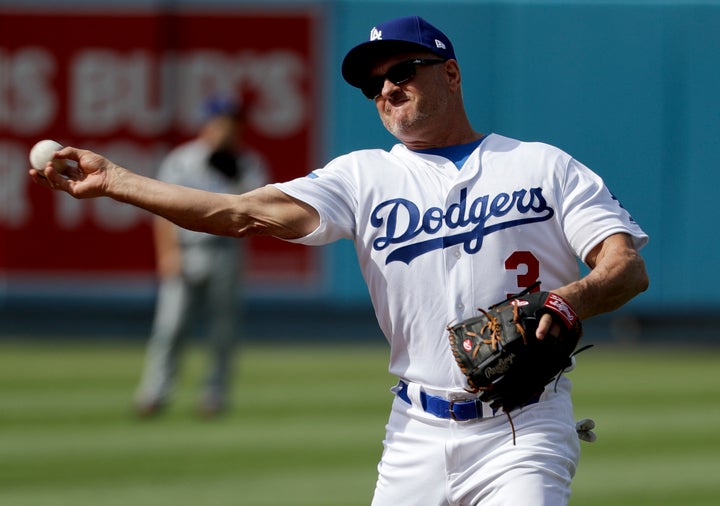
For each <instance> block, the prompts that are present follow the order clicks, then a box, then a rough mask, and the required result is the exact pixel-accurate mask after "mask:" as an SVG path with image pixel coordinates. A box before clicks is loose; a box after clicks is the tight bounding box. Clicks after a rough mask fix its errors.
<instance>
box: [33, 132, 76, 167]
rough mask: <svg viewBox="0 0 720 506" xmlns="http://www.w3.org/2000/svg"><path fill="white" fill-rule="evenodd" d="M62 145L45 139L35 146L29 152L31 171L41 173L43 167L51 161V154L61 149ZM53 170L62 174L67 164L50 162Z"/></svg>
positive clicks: (55, 161)
mask: <svg viewBox="0 0 720 506" xmlns="http://www.w3.org/2000/svg"><path fill="white" fill-rule="evenodd" d="M62 147H63V146H62V144H60V143H58V142H55V141H51V140H49V139H45V140H43V141H40V142H38V143H37V144H35V145H34V146H33V147H32V149H31V150H30V165H32V167H33V169H35V170H37V171H39V172H41V173H42V172H43V170H44V169H45V165H47V163H48V162H49V161H50V160H52V157H53V153H54V152H55V151H57V150H59V149H62ZM52 162H53V166H54V167H55V170H57V171H58V172H60V173H62V172H63V171H64V170H65V169H66V168H67V164H66V163H65V160H60V159H57V160H52Z"/></svg>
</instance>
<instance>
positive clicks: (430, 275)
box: [275, 134, 647, 391]
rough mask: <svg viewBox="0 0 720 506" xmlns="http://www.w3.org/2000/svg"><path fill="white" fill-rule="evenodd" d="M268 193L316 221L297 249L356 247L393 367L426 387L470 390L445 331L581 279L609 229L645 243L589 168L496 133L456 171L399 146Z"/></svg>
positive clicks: (336, 163) (357, 156)
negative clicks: (517, 298) (531, 289)
mask: <svg viewBox="0 0 720 506" xmlns="http://www.w3.org/2000/svg"><path fill="white" fill-rule="evenodd" d="M275 186H276V187H277V188H278V189H280V190H281V191H283V192H285V193H286V194H288V195H290V196H292V197H294V198H297V199H299V200H301V201H304V202H306V203H308V204H310V205H311V206H313V207H314V208H315V209H317V211H318V212H319V214H320V225H319V227H318V228H317V229H316V230H315V231H314V232H312V233H311V234H309V235H307V236H306V237H303V238H301V239H298V240H297V241H296V242H299V243H303V244H308V245H320V244H325V243H328V242H331V241H334V240H337V239H342V238H345V239H350V240H352V241H354V243H355V249H356V251H357V256H358V259H359V262H360V267H361V269H362V273H363V276H364V278H365V280H366V282H367V285H368V288H369V292H370V296H371V298H372V302H373V305H374V308H375V312H376V315H377V319H378V322H379V324H380V327H381V328H382V331H383V332H384V334H385V336H386V337H387V339H388V341H389V342H390V345H391V358H390V368H389V369H390V372H391V373H392V374H394V375H397V376H398V377H400V378H403V379H404V380H407V381H410V382H415V383H419V384H421V385H424V386H426V387H428V388H430V389H434V390H445V391H461V390H463V389H464V388H465V387H466V386H467V383H466V380H465V377H464V376H463V374H462V373H461V371H460V368H459V367H458V366H457V364H456V362H455V360H454V358H453V357H452V354H451V352H450V347H449V344H448V337H447V336H448V332H447V329H446V327H447V325H448V324H451V323H453V322H458V321H460V320H463V319H465V318H469V317H471V316H475V315H476V314H477V313H478V312H477V308H480V307H482V308H486V307H488V306H489V305H491V304H493V303H496V302H499V301H500V300H502V299H504V298H505V297H506V296H507V295H509V294H512V293H517V292H519V291H521V290H522V289H523V288H525V287H527V286H530V285H531V284H532V283H533V282H535V281H536V280H540V281H541V282H542V285H541V289H543V290H552V289H555V288H558V287H560V286H563V285H565V284H568V283H570V282H572V281H574V280H576V279H578V277H579V276H580V268H579V265H578V262H577V259H578V258H580V259H584V258H585V256H586V255H587V254H588V253H589V252H590V250H591V249H592V248H593V247H594V246H595V245H597V244H598V243H599V242H601V241H602V240H603V239H605V238H606V237H608V236H610V235H612V234H615V233H618V232H623V233H626V234H629V235H631V236H632V237H633V238H634V241H635V243H636V246H637V247H641V246H643V245H644V244H645V242H646V241H647V236H646V234H645V233H644V232H643V231H642V230H641V229H640V227H639V226H638V225H637V224H636V223H635V221H634V220H633V219H632V218H631V216H630V215H629V214H628V212H627V211H626V210H625V209H623V208H622V206H621V205H620V203H619V202H618V201H617V200H616V199H615V198H614V197H613V195H612V194H611V193H610V192H609V191H608V189H607V188H606V187H605V185H604V183H603V181H602V179H601V178H600V177H599V176H598V175H596V174H595V173H593V172H592V171H591V170H590V169H588V168H587V167H585V166H584V165H582V164H581V163H579V162H578V161H577V160H575V159H573V158H572V157H570V156H569V155H568V154H566V153H564V152H563V151H561V150H559V149H557V148H555V147H552V146H549V145H546V144H541V143H525V142H520V141H517V140H514V139H510V138H507V137H503V136H500V135H496V134H491V135H489V136H487V137H486V138H485V139H484V140H483V142H482V143H481V144H480V146H479V147H478V148H477V149H475V151H473V153H472V154H471V155H470V157H469V159H468V160H467V161H466V162H465V164H464V166H463V167H462V169H461V170H458V168H457V167H456V166H455V165H454V164H453V163H452V162H450V161H449V160H447V159H445V158H443V157H440V156H435V155H428V154H420V153H416V152H413V151H411V150H409V149H407V148H406V147H405V146H403V145H402V144H398V145H396V146H394V147H393V148H392V150H391V151H390V152H387V151H383V150H363V151H357V152H353V153H350V154H347V155H344V156H341V157H339V158H337V159H335V160H333V161H332V162H330V163H329V164H328V165H327V166H325V167H324V168H322V169H318V170H316V171H314V172H313V173H311V174H310V175H309V176H308V177H304V178H300V179H296V180H293V181H290V182H287V183H280V184H276V185H275Z"/></svg>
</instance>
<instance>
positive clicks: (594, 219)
mask: <svg viewBox="0 0 720 506" xmlns="http://www.w3.org/2000/svg"><path fill="white" fill-rule="evenodd" d="M565 176H566V179H565V182H564V185H562V188H563V191H564V198H563V200H562V202H563V207H562V220H563V228H564V230H565V235H566V237H567V239H568V241H569V243H570V246H571V247H572V248H573V250H574V251H575V252H576V254H577V255H578V257H579V258H580V259H582V260H583V261H584V260H585V258H586V257H587V255H588V254H589V253H590V251H591V250H592V249H593V248H594V247H595V246H596V245H597V244H599V243H600V242H602V241H603V240H604V239H606V238H607V237H609V236H611V235H613V234H616V233H625V234H628V235H630V236H631V237H632V238H633V242H634V244H635V247H636V248H638V249H640V248H642V247H643V246H644V245H645V244H646V243H647V242H648V236H647V234H646V233H645V232H644V231H643V230H642V229H641V228H640V226H639V225H638V224H637V222H636V221H635V220H634V219H633V217H632V216H631V215H630V213H629V212H628V211H627V210H626V209H625V208H624V207H623V206H622V204H621V203H620V201H619V200H618V199H617V198H616V197H615V196H614V195H613V194H612V193H611V192H610V190H609V189H608V188H607V186H606V185H605V183H604V181H603V180H602V178H601V177H600V176H598V175H597V174H595V173H594V172H593V171H591V170H590V169H589V168H587V167H586V166H584V165H583V164H582V163H580V162H578V161H577V160H575V159H573V158H571V159H570V160H569V162H568V165H567V171H566V174H565Z"/></svg>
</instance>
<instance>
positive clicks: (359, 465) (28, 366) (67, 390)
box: [0, 341, 720, 506]
mask: <svg viewBox="0 0 720 506" xmlns="http://www.w3.org/2000/svg"><path fill="white" fill-rule="evenodd" d="M142 353H143V348H142V345H141V344H139V343H136V344H124V345H123V344H117V343H111V344H108V343H100V344H88V343H82V344H74V345H67V344H52V343H48V342H45V343H38V342H32V343H21V342H18V341H11V342H0V403H1V404H0V504H3V505H8V506H25V505H27V506H31V505H32V506H46V505H48V506H49V505H53V506H61V505H72V506H86V505H88V506H89V505H92V506H96V505H98V504H102V505H103V506H114V505H118V506H120V505H122V506H127V505H134V506H146V505H147V506H151V505H152V506H163V505H172V506H197V505H198V504H207V505H213V506H223V505H250V506H264V505H294V506H300V505H313V506H320V505H332V506H351V505H367V504H369V501H370V496H371V494H372V490H373V485H374V481H375V467H376V464H377V460H378V458H379V456H380V452H381V441H382V437H383V432H384V424H385V420H386V417H387V414H388V408H389V405H390V402H391V395H390V394H389V391H388V389H389V387H390V386H391V385H392V382H393V380H392V378H391V377H390V376H389V375H388V374H387V372H386V366H387V350H386V349H385V348H384V347H382V346H376V347H373V346H359V345H348V346H346V347H344V348H341V347H336V348H333V349H331V350H323V349H321V348H319V347H317V346H313V345H305V346H303V345H290V344H287V343H276V344H275V345H274V346H270V345H263V346H258V345H252V346H249V347H247V349H246V350H245V352H244V353H243V355H242V357H241V359H240V367H239V374H238V375H237V385H236V388H235V406H234V410H233V411H232V412H230V413H228V414H227V415H225V416H223V417H220V418H217V419H213V420H203V419H200V418H198V417H196V416H195V412H194V402H195V394H196V393H197V388H196V387H197V383H198V378H199V377H200V374H201V371H202V366H203V356H202V354H201V353H200V350H198V349H193V350H191V353H190V354H189V355H188V357H187V360H186V364H185V369H184V371H183V375H182V382H181V384H180V386H179V392H178V396H177V399H176V402H175V403H174V404H173V405H172V406H171V408H170V409H169V410H168V411H167V413H166V414H165V415H164V416H162V417H160V418H156V419H152V420H137V419H135V418H134V417H133V416H132V413H131V410H130V400H131V396H132V391H133V389H134V387H135V382H136V380H137V375H138V372H139V370H140V366H141V362H142ZM347 359H350V361H349V362H346V360H347ZM718 364H720V350H695V351H687V352H683V353H682V354H681V355H680V356H679V357H677V356H673V355H671V354H670V353H669V352H667V351H660V350H655V351H651V352H643V353H641V352H640V351H639V350H637V349H609V350H606V349H603V346H598V347H596V348H595V349H593V350H590V351H587V352H585V353H583V354H582V355H581V356H580V357H579V367H578V368H577V370H575V371H574V372H573V373H571V378H572V379H573V380H574V382H575V401H576V415H577V418H585V417H591V418H594V419H595V420H596V422H597V424H598V429H597V433H598V441H597V442H596V443H594V444H588V443H583V444H582V448H583V456H582V460H581V464H580V469H579V471H578V475H577V477H576V480H575V484H574V494H573V499H572V502H571V504H572V505H573V506H593V505H603V506H625V505H627V506H643V505H653V506H658V505H682V506H710V505H716V504H718V498H719V497H720V479H718V476H717V475H718V471H720V431H718V428H720V367H718ZM346 367H348V368H349V371H347V372H343V371H344V369H345V368H346ZM522 506H524V505H522Z"/></svg>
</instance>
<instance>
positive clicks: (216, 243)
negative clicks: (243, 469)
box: [135, 95, 268, 416]
mask: <svg viewBox="0 0 720 506" xmlns="http://www.w3.org/2000/svg"><path fill="white" fill-rule="evenodd" d="M244 129H245V117H244V112H243V107H242V106H241V104H239V103H238V102H237V101H236V100H234V99H232V98H231V97H227V96H223V95H217V96H211V97H208V99H207V100H206V101H205V103H204V104H203V107H202V125H201V127H200V130H199V132H198V134H197V136H196V137H195V138H194V139H191V140H189V141H187V142H185V143H183V144H181V145H180V146H178V147H176V148H175V149H173V150H172V151H171V152H170V153H169V154H168V155H167V157H166V158H165V159H164V160H163V163H162V164H161V166H160V170H159V171H158V176H157V177H158V179H160V180H163V181H167V182H170V183H174V184H178V185H184V186H189V187H192V188H199V189H203V190H207V191H215V192H222V193H243V192H246V191H249V190H252V189H255V188H258V187H260V186H262V185H264V184H266V183H267V179H268V169H267V165H266V163H265V161H264V159H263V157H262V156H261V155H259V154H258V153H256V152H255V151H253V150H251V149H250V148H249V147H248V146H246V145H245V142H244ZM154 238H155V250H156V257H157V268H158V275H159V278H160V286H159V290H158V297H157V306H156V310H155V319H154V322H153V329H152V333H151V335H150V339H149V342H148V347H147V357H146V360H145V368H144V370H143V375H142V378H141V381H140V385H139V386H138V390H137V393H136V399H135V408H136V411H137V413H138V415H140V416H150V415H155V414H157V413H159V412H160V411H161V410H162V408H164V407H165V406H166V404H167V402H168V401H169V399H170V397H171V394H172V390H173V386H174V384H175V379H176V375H177V372H178V366H179V358H180V353H181V351H182V347H183V344H184V343H185V341H186V340H187V338H188V337H189V334H190V333H191V331H192V330H194V329H193V324H194V323H196V322H197V317H199V316H200V317H202V316H204V317H205V318H204V320H205V322H206V324H207V325H206V326H207V329H206V330H207V336H206V339H207V346H208V350H209V357H208V358H209V364H208V374H207V377H206V379H205V380H204V385H203V389H202V390H203V391H202V394H201V397H200V402H199V404H198V411H199V413H200V414H202V415H205V416H213V415H215V414H218V413H220V412H221V411H223V410H224V409H225V408H226V407H227V402H228V396H229V391H228V389H229V386H230V384H231V381H230V379H231V372H232V362H233V358H234V352H235V350H236V342H237V339H238V326H239V325H238V323H239V317H238V316H239V315H238V312H239V304H238V301H239V290H240V288H241V284H240V276H241V274H242V265H241V260H242V257H243V256H244V255H243V254H244V252H243V250H242V249H241V248H239V247H238V246H239V244H238V241H237V240H235V239H233V238H230V237H220V236H216V235H210V234H205V233H202V232H195V231H191V230H186V229H183V228H180V227H177V226H175V225H174V224H172V223H171V222H169V221H167V220H166V219H164V218H161V217H156V218H155V220H154Z"/></svg>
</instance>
